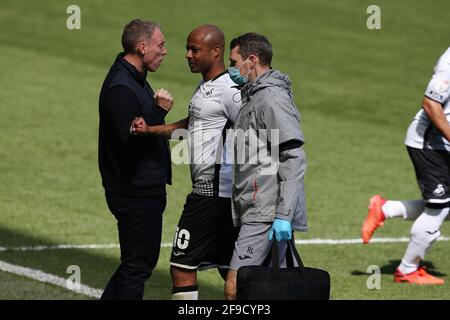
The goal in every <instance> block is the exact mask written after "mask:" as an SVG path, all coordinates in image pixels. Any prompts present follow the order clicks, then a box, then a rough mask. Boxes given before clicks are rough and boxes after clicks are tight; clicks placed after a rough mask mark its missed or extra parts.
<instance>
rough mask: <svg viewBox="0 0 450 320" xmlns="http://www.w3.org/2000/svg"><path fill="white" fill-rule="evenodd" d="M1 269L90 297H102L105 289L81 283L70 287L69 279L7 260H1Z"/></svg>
mask: <svg viewBox="0 0 450 320" xmlns="http://www.w3.org/2000/svg"><path fill="white" fill-rule="evenodd" d="M0 271H5V272H9V273H13V274H16V275H19V276H24V277H27V278H30V279H33V280H37V281H40V282H44V283H50V284H53V285H55V286H58V287H62V288H64V289H66V290H70V291H73V292H76V293H79V294H82V295H85V296H88V297H92V298H97V299H98V298H100V296H101V295H102V292H103V290H100V289H94V288H91V287H88V286H86V285H84V284H80V285H79V286H78V288H70V287H69V286H68V285H67V279H64V278H61V277H58V276H55V275H53V274H50V273H45V272H43V271H41V270H37V269H30V268H26V267H22V266H18V265H15V264H11V263H8V262H5V261H1V260H0Z"/></svg>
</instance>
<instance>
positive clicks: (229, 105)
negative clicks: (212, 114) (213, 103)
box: [221, 87, 241, 123]
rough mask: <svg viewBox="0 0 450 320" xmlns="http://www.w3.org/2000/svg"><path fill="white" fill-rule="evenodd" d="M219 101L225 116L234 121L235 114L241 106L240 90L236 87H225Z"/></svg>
mask: <svg viewBox="0 0 450 320" xmlns="http://www.w3.org/2000/svg"><path fill="white" fill-rule="evenodd" d="M221 103H222V108H223V110H224V112H225V115H226V116H227V118H228V119H230V121H231V122H233V123H235V122H236V117H237V114H238V112H239V109H240V108H241V91H240V90H239V89H238V88H236V87H231V88H227V89H225V90H224V92H223V96H222V101H221Z"/></svg>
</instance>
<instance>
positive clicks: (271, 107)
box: [232, 69, 307, 231]
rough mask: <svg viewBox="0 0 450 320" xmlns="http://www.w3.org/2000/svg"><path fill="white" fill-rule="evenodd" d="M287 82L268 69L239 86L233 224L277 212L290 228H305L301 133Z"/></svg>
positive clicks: (265, 219)
mask: <svg viewBox="0 0 450 320" xmlns="http://www.w3.org/2000/svg"><path fill="white" fill-rule="evenodd" d="M290 84H291V82H290V80H289V78H288V77H287V76H286V75H285V74H282V73H281V72H279V71H278V70H275V69H271V70H270V71H268V72H265V73H264V74H262V75H260V76H259V77H258V78H256V79H255V80H254V81H251V82H249V83H247V84H246V85H245V86H244V87H243V88H242V91H241V95H242V107H241V109H240V111H239V113H238V116H237V119H236V122H235V126H234V134H235V139H234V171H233V180H234V183H233V192H232V199H233V202H232V209H233V221H234V224H235V225H240V224H242V223H272V222H273V220H274V219H275V218H280V219H284V220H288V221H290V222H291V225H292V228H293V229H294V230H297V231H306V230H307V218H306V203H305V192H304V186H303V180H304V179H303V178H304V175H305V171H306V157H305V152H304V150H303V149H302V148H301V146H302V145H303V143H304V137H303V133H302V131H301V129H300V114H299V112H298V110H297V107H296V105H295V102H294V99H293V97H292V92H291V88H290ZM255 134H256V135H257V136H258V138H256V141H259V142H257V143H255V139H254V138H255ZM252 144H253V147H252ZM264 144H266V146H267V147H266V148H265V150H267V157H265V158H264V153H261V149H264ZM255 145H256V146H257V147H256V148H255ZM269 157H270V158H271V161H267V160H268V159H270V158H269Z"/></svg>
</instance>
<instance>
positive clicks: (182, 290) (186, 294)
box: [172, 285, 198, 300]
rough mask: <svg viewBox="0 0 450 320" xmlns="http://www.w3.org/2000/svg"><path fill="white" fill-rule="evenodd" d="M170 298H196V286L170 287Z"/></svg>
mask: <svg viewBox="0 0 450 320" xmlns="http://www.w3.org/2000/svg"><path fill="white" fill-rule="evenodd" d="M172 300H198V286H196V285H195V286H187V287H174V288H172Z"/></svg>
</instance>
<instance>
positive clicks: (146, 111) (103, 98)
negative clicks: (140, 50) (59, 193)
mask: <svg viewBox="0 0 450 320" xmlns="http://www.w3.org/2000/svg"><path fill="white" fill-rule="evenodd" d="M124 55H125V54H124V53H120V54H119V55H118V56H117V58H116V61H115V62H114V64H113V65H112V66H111V69H110V70H109V72H108V75H107V76H106V79H105V81H104V82H103V86H102V89H101V92H100V101H99V114H100V124H99V139H98V162H99V168H100V174H101V177H102V184H103V187H104V188H105V190H106V191H107V192H113V193H120V194H124V195H128V196H139V197H141V196H154V195H164V194H165V186H166V184H171V178H172V177H171V176H172V171H171V162H170V151H169V145H168V141H167V139H165V138H164V137H157V136H134V135H131V134H130V125H131V121H132V120H133V119H134V118H135V117H138V116H141V117H143V118H144V119H145V121H146V122H147V124H148V125H160V124H163V123H164V117H165V116H166V114H167V112H166V111H165V110H164V109H163V108H161V107H160V106H158V105H157V103H156V101H155V99H154V92H153V90H152V88H151V87H150V85H149V84H148V82H147V81H146V73H145V74H142V73H140V72H139V71H137V69H136V68H135V67H134V66H133V65H132V64H130V63H129V62H128V61H126V60H125V59H124V58H123V57H124Z"/></svg>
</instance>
